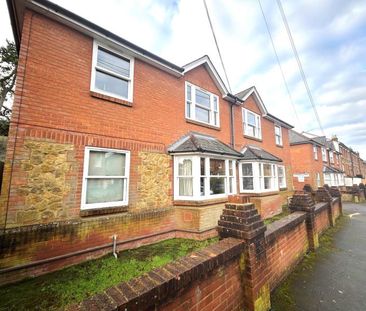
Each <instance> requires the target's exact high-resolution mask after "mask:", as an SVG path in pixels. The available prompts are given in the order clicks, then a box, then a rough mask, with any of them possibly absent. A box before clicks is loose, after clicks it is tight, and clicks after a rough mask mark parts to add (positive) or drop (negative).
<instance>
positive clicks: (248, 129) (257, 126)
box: [242, 108, 262, 139]
mask: <svg viewBox="0 0 366 311" xmlns="http://www.w3.org/2000/svg"><path fill="white" fill-rule="evenodd" d="M242 113H243V131H244V135H246V136H250V137H254V138H258V139H262V131H261V119H260V116H259V115H257V114H256V113H254V112H252V111H250V110H248V109H245V108H243V110H242Z"/></svg>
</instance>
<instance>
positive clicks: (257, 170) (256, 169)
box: [239, 161, 286, 193]
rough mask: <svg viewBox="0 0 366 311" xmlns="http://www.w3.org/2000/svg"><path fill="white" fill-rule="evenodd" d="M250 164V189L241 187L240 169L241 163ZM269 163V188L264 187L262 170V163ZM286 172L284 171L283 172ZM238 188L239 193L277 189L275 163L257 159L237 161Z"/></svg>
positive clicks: (241, 175) (264, 191)
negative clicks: (251, 179)
mask: <svg viewBox="0 0 366 311" xmlns="http://www.w3.org/2000/svg"><path fill="white" fill-rule="evenodd" d="M249 163H251V164H252V168H253V188H254V189H252V190H247V189H243V182H242V179H243V177H246V176H243V173H242V172H243V170H242V164H249ZM265 164H269V165H271V176H270V177H271V188H270V189H264V177H267V176H263V174H264V170H263V165H265ZM285 174H286V173H285ZM239 180H240V182H239V189H240V192H241V193H266V192H273V191H279V190H280V189H279V185H278V175H277V164H274V163H272V162H263V161H261V162H258V161H241V162H239Z"/></svg>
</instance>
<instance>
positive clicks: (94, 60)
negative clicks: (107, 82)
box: [90, 40, 135, 103]
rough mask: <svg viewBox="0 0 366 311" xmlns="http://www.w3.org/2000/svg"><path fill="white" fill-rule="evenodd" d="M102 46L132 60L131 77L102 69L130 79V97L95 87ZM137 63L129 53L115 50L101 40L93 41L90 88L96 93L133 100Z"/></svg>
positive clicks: (110, 73)
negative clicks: (98, 59) (99, 52)
mask: <svg viewBox="0 0 366 311" xmlns="http://www.w3.org/2000/svg"><path fill="white" fill-rule="evenodd" d="M99 47H101V48H103V49H105V50H107V51H110V52H111V53H113V54H116V55H117V56H120V57H122V58H125V59H128V60H129V62H130V77H124V76H121V75H118V74H116V73H114V72H111V71H109V70H106V69H103V70H102V71H103V72H105V73H107V74H109V75H111V76H114V77H117V78H120V79H123V80H125V81H128V97H122V96H119V95H118V94H114V93H111V92H106V91H103V90H100V89H98V88H96V87H95V75H96V70H97V58H98V48H99ZM134 64H135V61H134V58H133V57H131V56H129V55H126V54H123V53H121V52H119V51H117V50H114V49H112V48H110V47H108V46H105V45H103V44H101V43H99V42H97V41H96V40H94V41H93V58H92V70H91V79H90V90H91V91H93V92H96V93H100V94H104V95H107V96H111V97H114V98H119V99H122V100H125V101H128V102H131V103H132V101H133V80H134V72H135V71H134V68H135V66H134Z"/></svg>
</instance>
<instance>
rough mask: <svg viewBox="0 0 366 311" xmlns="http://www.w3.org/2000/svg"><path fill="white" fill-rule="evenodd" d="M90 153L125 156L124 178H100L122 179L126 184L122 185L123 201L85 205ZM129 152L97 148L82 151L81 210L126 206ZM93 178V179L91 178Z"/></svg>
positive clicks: (86, 148)
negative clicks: (100, 152)
mask: <svg viewBox="0 0 366 311" xmlns="http://www.w3.org/2000/svg"><path fill="white" fill-rule="evenodd" d="M90 151H103V152H113V153H122V154H125V155H126V158H125V161H126V162H125V175H124V176H103V177H100V178H121V179H122V178H124V179H126V182H125V183H124V189H123V191H124V192H123V197H124V198H125V199H124V200H123V201H117V202H103V203H92V204H87V203H86V186H87V182H86V180H87V178H88V177H89V176H88V169H89V154H90ZM130 157H131V154H130V151H128V150H119V149H109V148H99V147H90V146H88V147H85V150H84V168H83V180H82V190H81V205H80V206H81V207H80V209H81V210H88V209H98V208H105V207H118V206H126V205H128V194H129V183H130ZM93 178H94V177H93Z"/></svg>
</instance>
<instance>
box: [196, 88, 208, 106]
mask: <svg viewBox="0 0 366 311" xmlns="http://www.w3.org/2000/svg"><path fill="white" fill-rule="evenodd" d="M196 103H197V104H199V105H200V106H204V107H206V108H208V109H210V95H209V94H207V93H205V92H202V91H201V90H198V89H196Z"/></svg>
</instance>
